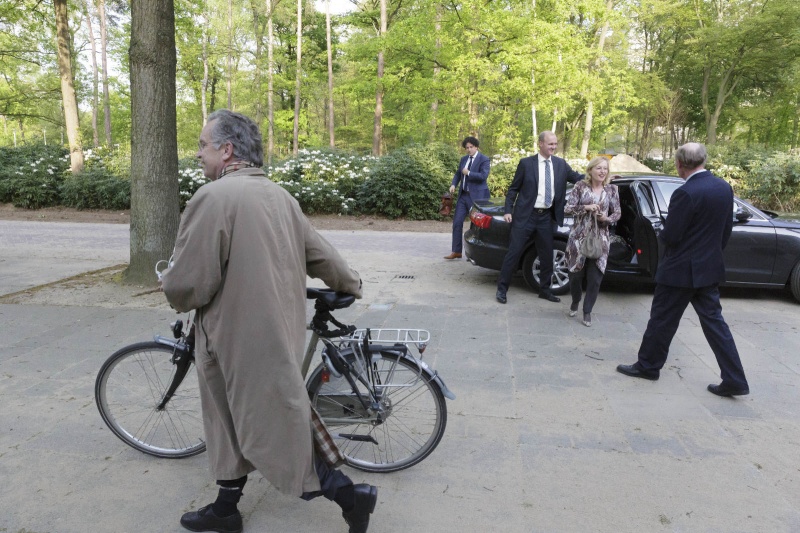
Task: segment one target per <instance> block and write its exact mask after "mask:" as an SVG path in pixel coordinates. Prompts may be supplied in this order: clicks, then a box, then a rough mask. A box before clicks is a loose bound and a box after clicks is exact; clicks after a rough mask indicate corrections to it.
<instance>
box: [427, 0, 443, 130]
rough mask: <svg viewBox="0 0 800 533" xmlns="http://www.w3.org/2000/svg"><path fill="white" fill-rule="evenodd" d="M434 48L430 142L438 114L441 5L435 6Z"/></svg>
mask: <svg viewBox="0 0 800 533" xmlns="http://www.w3.org/2000/svg"><path fill="white" fill-rule="evenodd" d="M435 28H436V47H435V52H434V54H435V56H434V63H433V90H434V94H433V102H431V134H430V140H431V142H433V141H435V140H436V128H437V124H436V118H437V117H436V115H437V114H438V113H439V98H438V95H437V93H436V90H437V88H436V83H437V81H438V79H439V75H440V72H441V70H442V68H441V67H440V66H439V54H440V52H441V50H442V39H441V37H440V33H441V31H442V5H441V4H438V3H437V4H436V24H435Z"/></svg>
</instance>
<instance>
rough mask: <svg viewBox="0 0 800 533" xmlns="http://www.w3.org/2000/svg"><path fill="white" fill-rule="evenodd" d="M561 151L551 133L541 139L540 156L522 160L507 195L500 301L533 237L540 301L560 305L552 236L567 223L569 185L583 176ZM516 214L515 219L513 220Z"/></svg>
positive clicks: (504, 300) (502, 300) (499, 289)
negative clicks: (506, 240)
mask: <svg viewBox="0 0 800 533" xmlns="http://www.w3.org/2000/svg"><path fill="white" fill-rule="evenodd" d="M556 148H558V138H556V136H555V134H554V133H553V132H552V131H543V132H542V133H541V134H540V135H539V153H538V154H536V155H535V156H533V157H526V158H523V159H521V160H520V162H519V165H517V171H516V172H515V173H514V179H513V180H512V181H511V185H510V186H509V187H508V193H506V206H505V215H504V216H503V218H504V219H505V221H506V222H508V223H510V224H511V237H510V240H509V243H508V251H507V252H506V255H505V258H504V259H503V266H502V268H501V269H500V278H499V279H498V280H497V294H496V298H497V301H498V302H500V303H502V304H504V303H506V301H507V298H506V292H508V285H509V284H510V282H511V276H512V274H514V272H515V271H516V270H517V267H518V266H519V260H520V257H521V256H522V252H523V251H524V250H525V245H526V244H527V243H528V239H529V238H530V237H531V235H533V236H534V242H535V244H536V252H537V254H538V256H539V265H540V269H541V273H540V276H539V298H543V299H545V300H549V301H551V302H560V301H561V299H560V298H558V297H557V296H556V295H554V294H553V293H552V292H551V291H550V283H551V281H552V277H553V234H554V233H555V231H556V228H558V226H560V225H562V224H563V223H564V202H565V201H566V193H567V182H570V183H576V182H578V181H580V180H581V179H582V178H583V174H580V173H578V172H575V171H574V170H572V168H570V166H569V165H568V164H567V162H566V161H564V160H563V159H561V158H560V157H556V156H554V155H553V154H554V153H555V152H556ZM512 213H513V216H512Z"/></svg>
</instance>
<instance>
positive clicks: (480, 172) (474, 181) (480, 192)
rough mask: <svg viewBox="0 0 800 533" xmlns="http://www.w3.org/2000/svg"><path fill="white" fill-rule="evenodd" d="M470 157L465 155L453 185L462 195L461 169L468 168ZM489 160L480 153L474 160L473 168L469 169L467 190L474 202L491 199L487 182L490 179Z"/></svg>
mask: <svg viewBox="0 0 800 533" xmlns="http://www.w3.org/2000/svg"><path fill="white" fill-rule="evenodd" d="M468 162H469V156H468V155H465V156H464V157H462V158H461V161H460V162H459V163H458V170H457V171H456V173H455V175H454V176H453V182H452V183H451V185H452V186H453V187H457V188H458V193H459V194H461V181H462V180H461V177H462V176H463V174H461V169H463V168H464V167H466V166H467V163H468ZM489 166H490V161H489V158H488V157H486V156H485V155H483V154H482V153H480V152H478V153H477V154H475V157H474V158H473V160H472V166H471V167H469V176H467V188H468V189H469V195H470V196H471V197H472V199H473V200H483V199H485V198H489V186H488V185H486V180H487V179H488V178H489Z"/></svg>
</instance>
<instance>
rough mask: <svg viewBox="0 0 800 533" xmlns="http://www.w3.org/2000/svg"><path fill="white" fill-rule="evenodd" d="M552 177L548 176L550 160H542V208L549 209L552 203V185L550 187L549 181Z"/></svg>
mask: <svg viewBox="0 0 800 533" xmlns="http://www.w3.org/2000/svg"><path fill="white" fill-rule="evenodd" d="M551 179H552V176H551V175H550V160H549V159H545V160H544V206H545V207H550V204H551V203H552V202H553V189H552V185H550V180H551Z"/></svg>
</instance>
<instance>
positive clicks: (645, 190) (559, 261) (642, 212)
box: [464, 174, 800, 301]
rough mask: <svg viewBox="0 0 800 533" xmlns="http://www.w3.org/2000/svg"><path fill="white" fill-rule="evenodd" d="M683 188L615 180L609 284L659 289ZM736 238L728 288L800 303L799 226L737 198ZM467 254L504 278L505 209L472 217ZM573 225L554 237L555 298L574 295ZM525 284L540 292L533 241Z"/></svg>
mask: <svg viewBox="0 0 800 533" xmlns="http://www.w3.org/2000/svg"><path fill="white" fill-rule="evenodd" d="M683 183H684V181H683V180H682V179H680V178H677V177H674V176H665V175H658V174H637V175H632V174H626V175H623V176H621V177H618V178H616V179H614V185H616V186H617V187H618V188H619V198H620V205H621V208H622V217H621V218H620V220H619V222H617V224H616V227H613V228H612V233H613V235H612V239H611V247H610V250H609V256H608V264H607V266H606V274H605V275H606V278H608V279H616V280H620V279H630V280H637V281H650V282H652V281H653V278H654V277H655V273H656V267H657V266H658V258H659V253H660V251H661V250H660V249H659V246H660V244H659V241H658V239H657V235H658V234H659V232H660V231H661V229H662V227H663V224H664V220H665V219H666V217H667V212H668V209H669V200H670V197H671V196H672V193H673V192H674V191H675V189H677V188H678V187H680V186H681V185H683ZM731 216H732V217H733V233H732V234H731V238H730V240H729V241H728V246H727V247H726V248H725V270H726V279H727V281H726V283H725V284H726V285H736V286H740V287H759V288H768V289H783V288H789V289H791V291H792V294H793V295H794V297H795V298H796V299H797V300H798V301H800V222H798V221H791V220H784V219H781V218H779V217H778V215H777V214H776V213H772V212H770V211H761V210H759V209H756V208H755V207H753V206H752V205H750V204H749V203H747V202H745V201H744V200H741V199H739V198H734V206H733V211H732V213H731ZM470 222H471V223H470V228H469V230H467V232H466V233H465V234H464V239H465V241H466V244H465V246H464V251H465V254H466V257H467V259H468V260H469V261H470V262H472V264H474V265H477V266H480V267H484V268H490V269H493V270H500V267H501V266H502V264H503V257H504V256H505V254H506V250H507V249H508V240H509V233H510V224H508V223H506V222H505V221H504V220H503V202H502V200H500V201H493V200H488V201H483V202H477V203H476V205H475V206H473V208H472V210H471V211H470ZM571 224H572V218H571V217H569V216H567V217H565V219H564V226H562V227H560V228H558V231H557V233H556V235H555V242H554V245H555V246H554V247H555V250H554V253H553V263H554V265H553V266H554V269H553V281H552V290H553V292H554V293H555V294H566V293H567V292H569V277H568V272H567V261H566V257H565V250H566V247H567V237H568V235H569V227H570V225H571ZM519 268H521V269H522V273H523V276H524V278H525V281H526V283H527V284H528V285H529V286H530V287H531V288H533V289H538V287H539V261H538V259H537V256H536V249H535V246H534V243H533V240H531V241H530V242H529V243H528V245H527V248H526V249H525V252H524V254H523V255H522V260H521V261H520V265H519Z"/></svg>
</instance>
